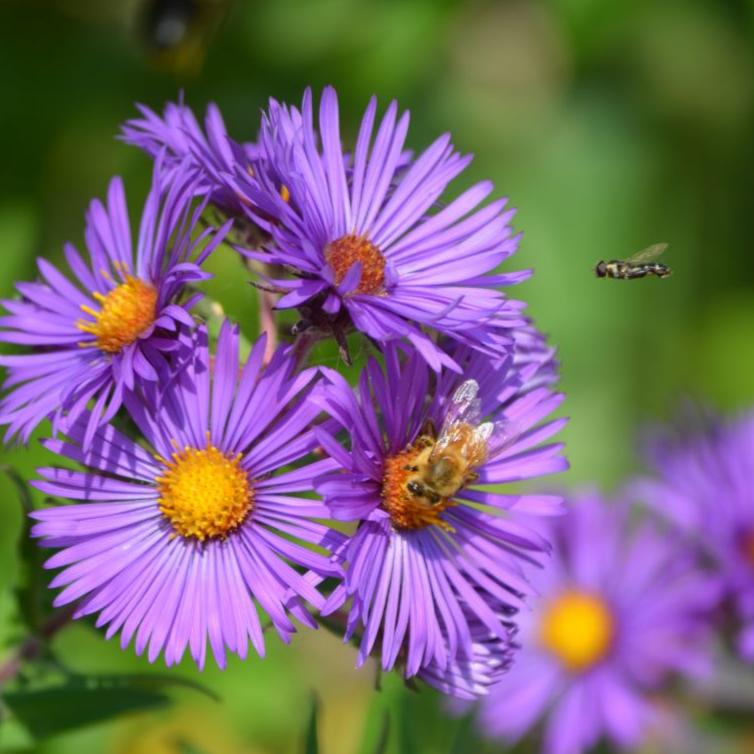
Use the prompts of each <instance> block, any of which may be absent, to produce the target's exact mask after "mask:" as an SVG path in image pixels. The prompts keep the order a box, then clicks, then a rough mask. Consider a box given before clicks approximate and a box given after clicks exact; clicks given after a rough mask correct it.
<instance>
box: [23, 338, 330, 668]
mask: <svg viewBox="0 0 754 754" xmlns="http://www.w3.org/2000/svg"><path fill="white" fill-rule="evenodd" d="M194 337H195V341H194V342H193V343H192V344H191V357H190V358H188V359H187V360H186V363H185V366H184V368H183V369H182V370H181V371H180V373H179V374H178V375H177V376H176V377H174V379H173V380H172V381H170V382H169V384H168V385H167V386H166V388H165V390H164V392H162V393H161V394H160V396H159V400H158V399H157V397H158V391H157V389H156V388H155V387H154V386H153V385H151V384H147V385H146V386H145V392H146V393H147V395H146V397H145V399H144V400H142V399H140V397H139V396H137V395H136V394H134V393H131V394H128V395H127V396H126V398H125V403H126V408H127V409H128V411H129V413H130V415H131V416H132V418H133V419H134V421H135V422H136V424H137V426H138V428H139V430H140V431H141V433H142V437H143V440H144V441H145V443H146V444H147V447H143V446H142V444H141V443H137V442H134V441H133V440H130V439H128V438H127V437H126V436H124V435H123V434H121V433H120V432H118V431H117V430H116V429H115V428H114V427H112V426H110V425H107V426H104V427H100V428H99V429H97V431H96V433H95V436H94V442H92V443H91V445H90V447H89V449H88V450H87V449H84V448H83V447H82V446H81V441H82V439H83V438H84V433H85V431H86V429H85V428H86V422H85V421H84V420H83V419H81V420H80V421H78V422H77V423H75V424H73V425H72V426H71V427H70V428H69V430H68V433H67V434H68V438H69V439H67V440H47V441H46V442H45V446H46V447H47V448H49V449H50V450H52V451H54V452H56V453H58V454H60V455H62V456H64V457H66V458H68V459H70V460H73V461H76V462H78V463H81V464H84V465H85V466H86V467H87V471H85V472H79V471H71V470H69V469H60V468H45V469H41V470H40V471H39V473H40V475H41V476H42V478H43V481H37V482H35V486H36V487H37V488H38V489H40V490H42V491H43V492H45V493H46V494H49V495H55V496H59V497H63V498H70V499H72V500H80V501H83V502H81V503H76V504H73V505H64V506H61V507H57V508H48V509H45V510H41V511H36V512H34V513H33V514H32V515H33V517H34V518H35V519H37V520H38V521H39V523H37V524H36V525H35V526H34V528H33V531H32V534H33V536H36V537H41V538H42V544H43V545H44V546H45V547H54V548H58V549H59V552H58V553H57V554H55V555H53V556H52V557H51V558H50V559H49V560H48V561H47V563H46V567H47V568H62V569H63V570H62V571H61V572H60V573H59V574H58V575H57V576H56V577H55V578H54V579H53V581H52V583H51V586H52V587H63V590H62V592H61V593H60V594H59V595H58V596H57V598H56V600H55V604H56V605H65V604H68V603H71V602H74V601H77V600H79V603H78V606H77V609H76V613H75V616H74V617H76V618H79V617H81V616H84V615H89V614H94V613H96V614H98V617H97V626H98V627H100V626H107V637H108V638H110V637H111V636H113V635H115V634H116V633H118V632H119V631H120V634H121V646H122V647H123V648H125V647H126V646H127V645H128V644H129V642H130V641H131V639H134V642H135V648H136V651H137V653H139V654H141V653H142V652H143V651H144V650H145V649H146V650H147V655H148V658H149V660H150V661H154V660H155V659H156V658H157V657H158V656H159V655H160V653H164V658H165V662H166V663H167V664H168V665H172V664H174V663H177V662H179V661H180V659H181V657H182V656H183V654H184V652H185V650H186V648H187V647H188V648H189V650H190V653H191V656H192V657H193V658H194V660H195V661H196V662H197V664H198V665H199V667H200V668H201V667H203V665H204V662H205V657H206V644H207V640H209V644H210V647H211V649H212V653H213V654H214V657H215V660H216V662H217V664H218V665H219V666H220V667H223V666H224V665H225V651H226V648H227V649H229V650H230V651H231V652H235V653H237V654H238V655H240V656H241V657H245V656H246V652H247V648H248V643H249V641H251V643H252V645H253V646H254V648H255V649H256V651H257V652H258V653H259V654H260V655H262V654H264V639H263V635H262V633H263V628H262V624H261V621H262V618H260V615H259V608H261V609H262V610H264V612H265V614H266V616H267V617H268V618H269V620H270V621H271V623H272V626H273V627H274V628H275V630H276V631H277V633H278V634H279V635H280V637H281V638H282V639H283V640H284V641H288V640H289V638H290V636H291V634H292V633H293V632H294V631H295V630H296V629H295V626H294V624H293V622H292V621H291V616H293V617H296V618H297V619H298V620H299V621H300V622H302V623H304V624H305V625H308V626H311V627H314V626H316V624H315V622H314V620H313V619H312V618H311V616H310V615H309V613H308V612H307V609H306V603H310V604H311V605H313V606H315V607H321V606H322V604H323V602H324V599H323V597H322V596H321V595H320V594H319V592H318V591H317V590H316V589H315V586H316V584H317V583H318V582H319V581H321V579H322V578H323V577H326V576H338V575H339V574H340V568H339V567H338V566H336V565H333V563H332V561H331V559H330V558H329V557H328V556H326V555H324V554H321V553H319V552H317V551H315V550H314V549H312V545H316V546H318V547H322V548H325V549H326V550H327V549H329V548H331V547H335V546H338V545H339V543H340V542H341V539H342V537H341V535H339V534H337V533H336V532H333V531H330V530H329V529H328V528H327V527H326V526H324V525H322V524H320V523H317V522H316V521H314V520H313V519H315V518H323V517H325V516H326V515H327V510H326V508H325V507H324V506H323V504H322V503H321V501H318V500H313V499H310V498H308V497H303V496H301V495H300V493H301V492H306V491H309V490H311V487H312V478H313V477H314V476H317V475H319V474H321V473H323V472H325V471H326V470H327V469H329V468H332V465H333V464H332V462H331V461H329V460H327V459H325V460H319V461H314V462H310V463H305V464H304V465H302V464H300V463H298V462H299V461H301V459H304V458H305V457H306V456H307V455H308V454H309V453H310V451H312V450H313V448H314V447H315V445H316V440H315V438H314V435H313V434H312V431H311V429H310V425H311V423H312V421H313V420H314V419H315V418H316V416H317V414H318V413H319V408H318V407H317V406H315V405H314V404H313V403H311V402H309V401H308V400H307V395H308V393H309V391H310V389H311V386H312V384H313V380H314V377H315V375H316V372H315V370H307V371H304V372H302V373H300V374H295V365H294V360H293V358H292V356H291V354H290V349H287V348H281V349H278V350H277V351H276V352H275V354H274V356H273V358H272V360H271V361H270V363H269V364H268V365H267V367H266V368H264V369H263V368H262V358H263V354H264V350H265V340H264V338H261V339H260V340H259V341H258V342H257V343H256V345H255V346H254V347H253V349H252V351H251V354H250V356H249V358H248V360H247V362H246V363H245V364H243V365H240V364H239V357H238V345H239V344H238V332H237V330H236V329H234V328H231V327H230V326H229V325H228V324H227V323H225V324H224V325H223V327H222V329H221V332H220V336H219V340H218V344H217V351H216V357H215V358H214V359H213V361H212V363H211V362H210V355H209V351H208V348H207V333H206V329H205V328H204V327H201V328H199V330H198V332H197V333H196V334H195V336H194ZM292 464H295V465H293V466H292ZM306 569H308V571H307V572H306V573H302V572H300V571H301V570H306Z"/></svg>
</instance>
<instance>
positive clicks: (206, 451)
mask: <svg viewBox="0 0 754 754" xmlns="http://www.w3.org/2000/svg"><path fill="white" fill-rule="evenodd" d="M240 460H241V456H240V454H238V455H236V456H235V457H233V458H231V457H229V456H227V455H225V454H224V453H222V452H220V451H219V450H218V449H217V448H216V447H215V446H214V445H211V444H210V445H209V446H208V447H206V448H200V449H197V448H190V447H186V448H184V450H183V451H181V452H180V453H173V456H172V459H171V460H170V461H163V463H165V467H166V469H165V473H164V474H163V475H162V476H161V477H159V479H158V480H157V488H158V490H159V493H160V510H161V511H162V513H163V515H164V516H165V517H166V518H167V519H168V520H169V521H170V523H171V524H172V526H173V529H175V532H176V534H179V535H180V536H182V537H186V538H190V537H193V538H196V539H198V540H199V541H200V542H203V541H204V540H205V539H225V538H226V537H227V536H228V534H230V533H231V532H233V531H235V530H236V529H237V528H238V527H239V526H240V525H241V524H242V523H243V522H244V520H245V519H246V516H248V515H249V511H250V510H251V508H252V503H253V499H254V495H253V491H252V488H251V483H250V481H249V477H248V474H247V473H246V472H245V471H244V470H243V468H241V465H240Z"/></svg>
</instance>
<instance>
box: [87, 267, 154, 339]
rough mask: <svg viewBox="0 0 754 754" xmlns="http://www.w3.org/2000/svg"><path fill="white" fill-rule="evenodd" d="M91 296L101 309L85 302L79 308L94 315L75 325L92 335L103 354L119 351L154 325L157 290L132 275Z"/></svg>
mask: <svg viewBox="0 0 754 754" xmlns="http://www.w3.org/2000/svg"><path fill="white" fill-rule="evenodd" d="M92 296H93V297H94V298H95V299H96V300H97V301H98V302H99V304H100V310H99V311H97V310H96V309H92V308H91V307H89V306H87V305H85V304H82V306H81V310H82V311H84V312H86V313H87V314H90V315H91V316H92V317H94V322H89V321H86V320H80V321H79V322H77V323H76V326H77V327H78V328H79V330H81V331H83V332H86V333H91V334H92V335H94V337H95V339H96V341H95V342H96V344H97V347H98V348H99V349H100V350H102V351H105V352H106V353H120V351H121V350H122V349H123V347H124V346H127V345H130V344H131V343H133V342H134V341H135V340H137V339H138V338H139V336H140V335H141V334H142V333H143V332H144V331H145V330H147V329H148V328H149V327H150V326H151V325H153V324H154V321H155V318H156V316H157V290H156V289H155V287H154V286H153V285H150V284H149V283H146V282H144V281H143V280H139V279H138V278H135V277H133V275H126V281H125V282H124V283H121V284H120V285H119V286H117V287H116V288H113V289H112V290H111V291H110V292H109V293H107V294H105V295H103V294H101V293H99V292H97V291H94V292H93V293H92ZM83 345H89V344H88V343H84V344H83Z"/></svg>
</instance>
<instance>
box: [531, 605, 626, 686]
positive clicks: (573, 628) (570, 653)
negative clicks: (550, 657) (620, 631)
mask: <svg viewBox="0 0 754 754" xmlns="http://www.w3.org/2000/svg"><path fill="white" fill-rule="evenodd" d="M614 635H615V626H614V621H613V616H612V614H611V613H610V610H609V609H608V607H607V605H606V604H605V602H604V601H603V600H602V599H600V598H599V597H596V596H594V595H592V594H587V593H586V592H578V591H568V592H565V593H564V594H562V595H561V596H559V597H557V598H556V599H554V600H553V601H552V602H550V603H549V605H547V607H546V609H545V612H544V615H543V617H542V621H541V623H540V628H539V639H540V642H541V643H542V645H543V646H544V647H545V648H546V649H547V650H549V651H550V652H552V654H554V655H555V656H556V657H557V658H558V660H560V662H561V663H562V664H563V665H564V666H565V667H566V668H567V669H568V670H570V671H572V672H581V671H584V670H587V669H588V668H590V667H592V666H593V665H595V664H596V663H597V662H599V661H600V660H601V659H603V658H604V657H605V655H606V654H607V653H608V651H609V649H610V645H611V644H612V641H613V637H614Z"/></svg>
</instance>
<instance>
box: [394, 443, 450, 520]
mask: <svg viewBox="0 0 754 754" xmlns="http://www.w3.org/2000/svg"><path fill="white" fill-rule="evenodd" d="M426 454H427V448H425V447H422V446H421V445H412V446H410V447H409V448H407V449H406V450H404V451H403V452H401V453H398V454H397V455H394V456H390V457H389V458H387V459H386V460H385V467H384V473H383V477H382V507H383V508H384V509H385V510H386V511H387V512H388V513H389V514H390V519H391V521H392V523H393V526H394V527H395V528H396V529H423V528H424V527H425V526H439V527H440V528H442V529H445V530H446V531H452V527H451V526H450V524H448V522H447V521H444V520H443V519H442V518H440V514H441V513H442V512H443V511H444V510H447V509H448V508H450V507H451V506H453V505H456V503H455V501H453V500H452V499H451V498H447V497H440V498H439V500H437V502H434V503H433V502H431V501H430V500H428V499H427V497H426V496H422V495H416V494H413V493H412V492H411V491H410V489H409V484H410V483H411V482H412V481H417V472H416V471H414V469H416V468H417V461H419V460H420V457H421V456H424V455H426Z"/></svg>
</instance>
